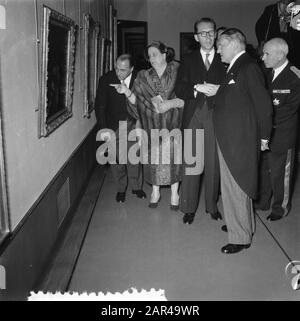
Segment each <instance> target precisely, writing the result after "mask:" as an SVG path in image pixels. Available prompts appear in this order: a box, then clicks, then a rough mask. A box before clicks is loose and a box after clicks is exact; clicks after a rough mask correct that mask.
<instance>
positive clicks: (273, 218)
mask: <svg viewBox="0 0 300 321" xmlns="http://www.w3.org/2000/svg"><path fill="white" fill-rule="evenodd" d="M282 218H283V216H282V215H279V214H275V213H271V214H270V215H269V216H268V217H267V220H268V221H271V222H272V221H278V220H281V219H282Z"/></svg>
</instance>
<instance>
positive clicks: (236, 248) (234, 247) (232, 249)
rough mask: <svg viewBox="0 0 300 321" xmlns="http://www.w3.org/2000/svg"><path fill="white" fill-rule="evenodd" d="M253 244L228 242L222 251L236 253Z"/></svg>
mask: <svg viewBox="0 0 300 321" xmlns="http://www.w3.org/2000/svg"><path fill="white" fill-rule="evenodd" d="M250 245H251V244H232V243H228V244H227V245H225V246H223V247H222V249H221V251H222V253H224V254H234V253H238V252H240V251H242V250H244V249H248V248H249V247H250Z"/></svg>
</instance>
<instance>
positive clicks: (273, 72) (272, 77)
mask: <svg viewBox="0 0 300 321" xmlns="http://www.w3.org/2000/svg"><path fill="white" fill-rule="evenodd" d="M271 75H272V76H271V82H273V80H274V75H275V70H274V69H272V72H271Z"/></svg>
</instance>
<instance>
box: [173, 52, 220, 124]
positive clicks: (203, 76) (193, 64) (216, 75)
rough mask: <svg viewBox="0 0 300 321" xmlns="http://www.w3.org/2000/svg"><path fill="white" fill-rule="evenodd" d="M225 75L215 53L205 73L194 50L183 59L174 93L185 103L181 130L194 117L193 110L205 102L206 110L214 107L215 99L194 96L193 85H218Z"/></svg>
mask: <svg viewBox="0 0 300 321" xmlns="http://www.w3.org/2000/svg"><path fill="white" fill-rule="evenodd" d="M225 74H226V68H225V66H224V64H223V63H222V62H221V59H220V56H219V55H218V54H217V53H215V56H214V59H213V61H212V63H211V66H210V68H209V70H208V71H207V70H206V68H205V65H204V62H203V59H202V56H201V53H200V50H196V51H194V52H192V53H191V54H188V55H186V56H185V57H184V59H183V61H182V63H181V65H180V67H179V71H178V76H177V81H176V86H175V93H176V96H177V97H179V98H181V99H183V100H184V101H185V105H184V110H183V120H182V128H187V127H188V125H189V123H190V120H191V118H192V117H193V115H194V112H195V108H201V107H202V106H203V104H204V102H205V100H206V101H207V104H208V109H211V108H213V107H214V101H215V97H206V96H205V95H204V94H202V93H198V94H197V96H196V98H195V96H194V85H196V84H199V83H203V82H204V81H206V82H207V83H212V84H220V83H221V81H222V79H223V78H224V76H225Z"/></svg>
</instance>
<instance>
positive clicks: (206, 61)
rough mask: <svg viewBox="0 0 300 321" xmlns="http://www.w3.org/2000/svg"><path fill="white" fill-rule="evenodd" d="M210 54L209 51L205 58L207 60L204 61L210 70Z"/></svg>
mask: <svg viewBox="0 0 300 321" xmlns="http://www.w3.org/2000/svg"><path fill="white" fill-rule="evenodd" d="M209 55H210V54H209V53H207V54H206V58H205V61H204V65H205V68H206V70H208V69H209V67H210V62H209V60H208V57H209Z"/></svg>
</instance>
